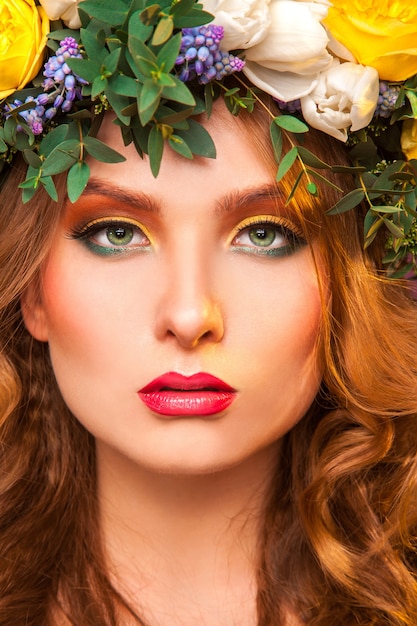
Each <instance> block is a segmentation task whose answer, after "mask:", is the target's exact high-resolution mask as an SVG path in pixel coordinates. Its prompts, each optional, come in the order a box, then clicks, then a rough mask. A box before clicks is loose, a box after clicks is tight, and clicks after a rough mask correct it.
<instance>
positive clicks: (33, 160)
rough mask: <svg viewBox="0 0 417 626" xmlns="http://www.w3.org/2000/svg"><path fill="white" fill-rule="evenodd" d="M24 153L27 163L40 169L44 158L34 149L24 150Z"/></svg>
mask: <svg viewBox="0 0 417 626" xmlns="http://www.w3.org/2000/svg"><path fill="white" fill-rule="evenodd" d="M23 155H24V157H25V161H26V163H28V164H29V165H31V166H32V167H34V168H35V169H37V170H38V169H39V168H40V167H41V166H42V159H41V158H40V157H39V155H38V154H36V152H34V151H33V150H24V152H23Z"/></svg>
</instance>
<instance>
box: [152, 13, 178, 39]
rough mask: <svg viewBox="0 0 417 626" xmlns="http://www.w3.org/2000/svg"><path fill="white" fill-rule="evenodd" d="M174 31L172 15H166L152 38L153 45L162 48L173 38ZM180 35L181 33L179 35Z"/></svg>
mask: <svg viewBox="0 0 417 626" xmlns="http://www.w3.org/2000/svg"><path fill="white" fill-rule="evenodd" d="M173 31H174V20H173V19H172V17H171V16H170V15H164V16H163V17H162V18H161V19H160V20H159V22H158V25H157V27H156V28H155V32H154V34H153V37H152V45H153V46H160V45H162V44H163V43H165V42H166V41H168V39H169V38H170V37H171V35H172V33H173ZM178 34H179V35H180V33H178Z"/></svg>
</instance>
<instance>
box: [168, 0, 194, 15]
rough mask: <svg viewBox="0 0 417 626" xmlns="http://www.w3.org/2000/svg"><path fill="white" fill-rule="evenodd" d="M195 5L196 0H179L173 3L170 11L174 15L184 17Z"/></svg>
mask: <svg viewBox="0 0 417 626" xmlns="http://www.w3.org/2000/svg"><path fill="white" fill-rule="evenodd" d="M194 5H195V0H178V2H174V3H173V4H172V6H171V8H170V10H169V12H170V13H171V15H173V16H174V17H183V16H185V15H187V14H188V13H189V12H190V11H191V9H192V8H193V6H194Z"/></svg>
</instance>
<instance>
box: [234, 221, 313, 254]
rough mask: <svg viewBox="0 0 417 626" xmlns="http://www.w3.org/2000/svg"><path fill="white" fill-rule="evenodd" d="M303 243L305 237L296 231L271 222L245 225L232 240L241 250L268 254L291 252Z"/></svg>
mask: <svg viewBox="0 0 417 626" xmlns="http://www.w3.org/2000/svg"><path fill="white" fill-rule="evenodd" d="M303 244H305V241H304V239H302V238H301V237H300V236H299V235H297V234H296V233H295V232H294V231H292V230H290V229H289V228H287V227H285V226H284V225H279V224H270V223H257V224H252V225H250V226H243V228H240V229H239V231H238V233H237V234H236V235H235V236H234V238H233V240H232V246H233V247H235V248H237V249H240V250H241V251H244V252H250V253H253V254H261V255H262V254H263V255H268V256H284V255H288V254H291V253H292V252H294V251H295V250H296V249H298V248H299V247H300V246H301V245H303Z"/></svg>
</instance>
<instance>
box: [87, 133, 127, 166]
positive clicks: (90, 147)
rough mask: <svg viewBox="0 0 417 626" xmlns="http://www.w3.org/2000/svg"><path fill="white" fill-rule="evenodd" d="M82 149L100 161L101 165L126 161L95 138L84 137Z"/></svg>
mask: <svg viewBox="0 0 417 626" xmlns="http://www.w3.org/2000/svg"><path fill="white" fill-rule="evenodd" d="M84 147H85V149H86V151H87V152H88V154H90V155H91V156H92V157H93V158H94V159H96V160H97V161H102V162H103V163H122V162H123V161H126V157H124V156H123V155H121V154H120V153H119V152H116V150H113V148H110V146H107V145H106V144H105V143H103V142H102V141H100V140H99V139H96V138H95V137H84Z"/></svg>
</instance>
